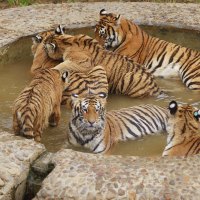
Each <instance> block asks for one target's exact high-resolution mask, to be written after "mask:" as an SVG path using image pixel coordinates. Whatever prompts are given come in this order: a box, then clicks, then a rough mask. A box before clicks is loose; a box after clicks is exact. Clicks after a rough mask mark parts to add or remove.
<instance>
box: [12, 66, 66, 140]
mask: <svg viewBox="0 0 200 200" xmlns="http://www.w3.org/2000/svg"><path fill="white" fill-rule="evenodd" d="M68 77H69V73H68V72H67V71H65V72H62V73H60V71H59V70H57V69H43V70H41V71H40V73H37V74H35V75H34V76H33V79H32V81H31V82H30V84H29V85H28V86H27V87H25V89H24V90H23V91H22V92H21V93H20V95H19V96H18V97H17V99H16V100H15V102H14V106H13V129H14V132H15V134H16V135H23V136H25V137H28V138H34V140H35V141H37V142H40V140H41V137H42V131H43V129H44V128H45V127H46V126H47V125H48V124H50V125H51V126H57V125H58V122H59V120H60V103H61V99H62V92H63V91H64V90H65V89H66V88H67V87H68Z"/></svg>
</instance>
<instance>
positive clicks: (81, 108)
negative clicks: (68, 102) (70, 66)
mask: <svg viewBox="0 0 200 200" xmlns="http://www.w3.org/2000/svg"><path fill="white" fill-rule="evenodd" d="M106 99H107V94H106V93H104V92H100V93H99V94H98V95H93V94H92V95H91V94H90V95H88V96H86V97H85V98H79V97H78V95H75V94H74V95H73V96H72V123H73V126H75V127H76V129H78V131H79V133H80V134H82V135H84V136H85V135H88V134H91V133H92V134H94V133H95V132H98V131H99V130H102V128H103V127H104V121H105V104H106Z"/></svg>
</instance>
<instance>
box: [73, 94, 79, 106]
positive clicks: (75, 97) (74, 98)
mask: <svg viewBox="0 0 200 200" xmlns="http://www.w3.org/2000/svg"><path fill="white" fill-rule="evenodd" d="M78 99H79V96H78V94H72V95H71V100H72V105H73V103H74V102H76V101H78Z"/></svg>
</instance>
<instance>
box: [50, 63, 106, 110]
mask: <svg viewBox="0 0 200 200" xmlns="http://www.w3.org/2000/svg"><path fill="white" fill-rule="evenodd" d="M54 69H58V70H59V71H66V70H67V71H70V77H69V85H68V87H67V89H66V90H65V91H64V92H63V96H62V104H66V105H67V107H68V108H70V107H71V95H72V94H77V95H79V97H82V96H85V95H86V94H88V93H92V94H98V93H100V92H103V93H105V94H108V80H107V76H106V71H105V70H104V67H102V66H95V67H93V68H92V69H91V70H90V71H88V72H80V71H81V70H80V68H79V66H78V65H76V64H75V63H74V62H71V61H69V60H67V61H65V62H63V63H61V64H60V65H57V66H56V67H54Z"/></svg>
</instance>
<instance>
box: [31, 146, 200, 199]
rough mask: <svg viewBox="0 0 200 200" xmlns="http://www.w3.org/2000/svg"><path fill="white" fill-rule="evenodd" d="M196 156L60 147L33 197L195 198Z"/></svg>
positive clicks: (199, 180) (198, 180) (197, 181)
mask: <svg viewBox="0 0 200 200" xmlns="http://www.w3.org/2000/svg"><path fill="white" fill-rule="evenodd" d="M199 160H200V155H197V156H193V157H190V158H181V159H180V158H175V157H174V158H158V157H157V158H150V157H149V158H138V157H129V156H125V157H122V156H103V155H94V154H87V153H81V152H75V151H72V150H69V149H66V150H61V151H59V152H57V153H56V154H55V155H54V158H53V163H54V164H55V168H54V170H53V171H52V172H51V173H50V174H49V175H48V177H47V178H46V179H45V180H44V181H43V183H42V188H41V190H40V191H39V192H38V193H37V195H36V197H35V198H34V200H44V199H76V200H94V199H99V200H100V199H101V200H103V199H124V200H125V199H132V200H134V199H137V200H138V199H141V200H144V199H145V200H146V199H150V200H152V199H154V200H155V199H162V200H166V199H176V200H179V199H182V200H183V199H185V200H189V199H191V200H198V199H199V195H200V190H199V186H200V178H199V175H198V174H199Z"/></svg>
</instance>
